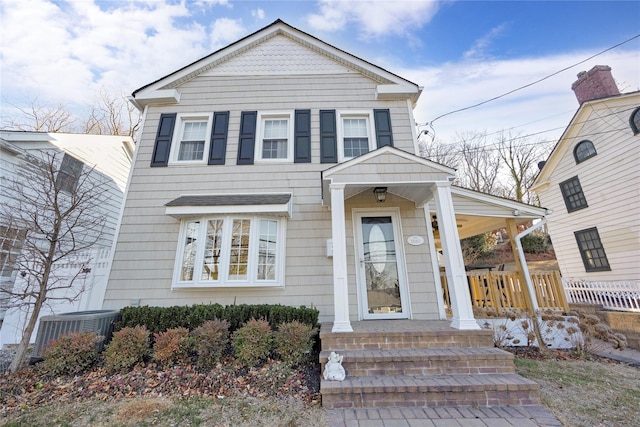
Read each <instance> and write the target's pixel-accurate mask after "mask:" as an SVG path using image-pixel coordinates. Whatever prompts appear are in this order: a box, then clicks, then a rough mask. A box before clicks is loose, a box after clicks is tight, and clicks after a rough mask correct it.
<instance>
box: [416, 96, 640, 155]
mask: <svg viewBox="0 0 640 427" xmlns="http://www.w3.org/2000/svg"><path fill="white" fill-rule="evenodd" d="M636 108H638V107H636V106H635V105H634V106H631V107H629V108H623V109H621V110H618V111H611V109H609V108H608V107H607V109H608V110H609V111H610V112H609V113H608V114H604V115H597V113H596V117H592V118H590V119H587V120H583V121H580V122H575V123H572V124H573V125H581V124H584V123H589V122H593V121H599V120H602V119H604V118H606V117H611V116H620V115H621V114H622V113H625V112H628V111H632V110H635V109H636ZM620 120H621V121H622V122H623V123H625V124H626V121H625V120H622V119H620ZM422 126H425V125H422ZM608 126H609V127H613V125H608ZM515 127H518V126H514V127H513V128H509V129H506V130H511V129H514V128H515ZM566 127H567V126H560V127H555V128H551V129H545V130H541V131H538V132H533V133H529V134H526V135H518V136H514V137H513V138H511V139H510V140H509V141H515V140H517V139H524V138H529V137H532V136H535V135H540V134H544V133H547V132H553V131H555V130H559V129H565V128H566ZM622 130H624V129H615V128H614V129H613V130H612V132H613V131H622ZM504 131H505V130H499V131H495V132H491V133H484V134H477V135H476V136H478V137H482V138H486V137H487V136H490V135H495V134H498V133H501V132H504ZM601 133H605V132H599V133H594V134H589V135H582V136H581V137H586V136H591V135H598V134H601ZM571 138H575V137H571ZM432 142H433V139H432ZM460 142H462V141H455V142H453V143H451V144H447V145H455V144H459V143H460ZM548 142H557V140H547V141H537V142H534V143H529V144H523V145H525V146H526V145H534V144H536V143H548ZM489 145H491V143H489V144H485V145H484V146H489Z"/></svg>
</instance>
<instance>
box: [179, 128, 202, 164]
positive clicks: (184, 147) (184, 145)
mask: <svg viewBox="0 0 640 427" xmlns="http://www.w3.org/2000/svg"><path fill="white" fill-rule="evenodd" d="M206 140H207V122H206V121H185V122H184V123H183V126H182V136H181V138H180V142H179V145H180V149H179V150H178V161H185V160H202V159H203V158H204V144H205V141H206Z"/></svg>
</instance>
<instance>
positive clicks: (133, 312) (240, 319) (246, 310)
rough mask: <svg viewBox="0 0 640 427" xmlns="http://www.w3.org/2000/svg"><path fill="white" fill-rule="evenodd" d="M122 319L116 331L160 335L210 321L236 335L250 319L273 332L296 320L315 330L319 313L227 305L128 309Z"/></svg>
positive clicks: (302, 308) (267, 306) (294, 309)
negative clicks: (141, 328)
mask: <svg viewBox="0 0 640 427" xmlns="http://www.w3.org/2000/svg"><path fill="white" fill-rule="evenodd" d="M120 314H121V319H120V321H119V322H118V323H117V324H116V330H119V329H122V328H125V327H133V326H136V325H145V326H146V327H147V329H149V331H150V332H151V333H160V332H163V331H166V330H167V329H173V328H180V327H182V328H187V329H189V330H194V329H195V328H197V327H198V326H200V325H202V324H203V323H204V322H206V321H207V320H214V319H221V320H226V321H227V322H229V331H230V332H233V331H235V330H237V329H238V328H240V327H241V326H242V325H244V324H245V323H247V322H248V321H249V320H251V319H267V320H268V321H269V324H270V325H271V328H272V329H275V328H276V327H277V325H279V324H280V323H283V322H291V321H293V320H297V321H299V322H302V323H305V324H307V325H310V326H312V327H315V326H316V325H317V323H318V314H319V312H318V310H317V309H316V308H309V307H305V306H300V307H289V306H283V305H271V304H256V305H246V304H241V305H228V306H225V307H223V306H221V305H220V304H196V305H193V306H174V307H149V306H143V307H125V308H123V309H121V310H120Z"/></svg>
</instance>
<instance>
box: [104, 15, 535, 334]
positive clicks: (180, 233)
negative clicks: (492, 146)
mask: <svg viewBox="0 0 640 427" xmlns="http://www.w3.org/2000/svg"><path fill="white" fill-rule="evenodd" d="M421 91H422V89H421V87H420V86H418V85H417V84H415V83H412V82H410V81H408V80H406V79H404V78H402V77H400V76H398V75H395V74H393V73H391V72H389V71H387V70H385V69H382V68H380V67H378V66H376V65H374V64H371V63H369V62H367V61H365V60H362V59H360V58H357V57H355V56H353V55H351V54H349V53H347V52H345V51H343V50H340V49H339V48H336V47H334V46H331V45H329V44H327V43H325V42H323V41H321V40H319V39H317V38H315V37H313V36H311V35H309V34H307V33H305V32H303V31H300V30H298V29H296V28H293V27H291V26H290V25H288V24H286V23H284V22H282V21H280V20H278V21H275V22H274V23H272V24H271V25H268V26H267V27H265V28H263V29H261V30H259V31H257V32H255V33H253V34H251V35H249V36H247V37H245V38H243V39H241V40H239V41H237V42H235V43H233V44H231V45H229V46H227V47H225V48H223V49H221V50H218V51H216V52H214V53H212V54H210V55H208V56H206V57H204V58H202V59H200V60H198V61H196V62H194V63H192V64H189V65H187V66H185V67H184V68H181V69H180V70H177V71H175V72H173V73H171V74H169V75H167V76H165V77H162V78H160V79H159V80H157V81H154V82H152V83H150V84H148V85H146V86H144V87H142V88H140V89H138V90H136V91H134V92H133V94H132V96H131V102H132V103H133V104H134V105H135V106H136V107H137V108H139V109H140V111H142V113H143V116H144V122H143V126H142V132H141V134H140V138H139V142H138V144H137V147H136V153H135V157H134V165H133V172H132V176H131V180H130V182H129V186H128V190H127V194H126V200H125V206H124V211H123V217H122V220H121V224H120V227H119V231H118V233H117V242H116V246H115V254H114V259H113V263H112V266H111V271H110V276H109V281H108V285H107V290H106V294H105V298H104V306H103V308H104V309H118V308H121V307H124V306H129V305H150V306H172V305H191V304H196V303H220V304H223V305H227V304H255V303H271V304H284V305H292V306H299V305H306V306H314V307H316V308H318V309H319V311H320V321H322V322H333V330H334V331H338V332H348V331H351V330H352V327H351V322H354V321H359V320H367V319H390V320H393V319H427V320H428V319H445V318H446V314H445V307H444V301H443V294H442V287H441V282H440V271H441V269H442V270H444V271H445V274H446V278H447V282H448V284H449V289H450V293H451V308H452V311H453V318H452V326H453V327H455V328H458V329H477V328H478V324H477V323H476V321H475V319H474V318H473V312H472V307H471V301H470V297H469V289H468V285H467V277H466V273H465V266H464V264H463V258H462V254H461V250H460V238H464V237H468V236H473V235H476V234H479V233H482V232H486V231H491V230H495V229H497V228H501V227H504V226H505V222H507V223H509V222H512V223H513V224H514V226H515V224H524V223H527V222H529V221H531V220H533V219H541V218H543V217H544V216H545V215H546V213H547V211H546V210H545V209H541V208H538V207H533V206H529V205H525V204H521V203H517V202H514V201H510V200H505V199H502V198H498V197H493V196H490V195H486V194H482V193H477V192H474V191H471V190H467V189H462V188H457V187H453V186H452V185H451V182H452V181H453V179H454V177H455V171H454V170H453V169H450V168H448V167H445V166H443V165H441V164H438V163H435V162H432V161H430V160H428V159H424V158H421V157H419V156H418V153H419V149H418V145H417V140H418V138H417V137H418V135H417V132H416V126H415V120H414V117H413V108H414V107H415V104H416V102H417V100H418V97H419V96H420V94H421ZM439 251H441V252H442V257H441V259H442V261H441V262H442V265H440V263H439V261H438V252H439Z"/></svg>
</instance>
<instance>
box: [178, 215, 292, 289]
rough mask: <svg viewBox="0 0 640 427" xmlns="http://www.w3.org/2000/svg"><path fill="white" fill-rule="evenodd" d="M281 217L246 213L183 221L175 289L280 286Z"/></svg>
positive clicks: (281, 273)
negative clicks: (246, 214)
mask: <svg viewBox="0 0 640 427" xmlns="http://www.w3.org/2000/svg"><path fill="white" fill-rule="evenodd" d="M283 221H284V220H283V219H281V218H277V217H268V216H244V215H238V216H232V215H215V216H203V217H200V218H192V219H185V220H183V222H182V231H181V239H180V246H179V248H178V254H179V257H178V258H179V259H178V263H177V265H176V278H175V279H176V280H175V284H174V287H176V288H184V287H216V286H220V287H223V286H227V287H228V286H269V285H270V286H281V285H282V279H283V278H282V276H283V266H284V253H283V252H284V249H283V247H284V236H283V233H284V222H283Z"/></svg>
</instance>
